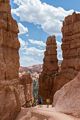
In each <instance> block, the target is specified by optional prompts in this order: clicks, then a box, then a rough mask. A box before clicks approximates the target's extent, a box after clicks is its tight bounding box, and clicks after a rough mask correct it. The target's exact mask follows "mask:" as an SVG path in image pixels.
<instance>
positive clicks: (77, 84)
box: [53, 72, 80, 117]
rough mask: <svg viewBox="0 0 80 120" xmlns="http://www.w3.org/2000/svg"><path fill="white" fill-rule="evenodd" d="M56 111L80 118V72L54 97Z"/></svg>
mask: <svg viewBox="0 0 80 120" xmlns="http://www.w3.org/2000/svg"><path fill="white" fill-rule="evenodd" d="M53 105H54V106H55V109H56V111H59V112H63V113H66V114H70V115H73V116H75V117H80V72H79V73H78V75H77V76H76V77H75V78H74V79H73V80H72V81H71V82H69V83H67V84H65V85H64V86H63V87H62V88H61V89H60V90H59V91H57V92H56V93H55V95H54V100H53Z"/></svg>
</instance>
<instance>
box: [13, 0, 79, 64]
mask: <svg viewBox="0 0 80 120" xmlns="http://www.w3.org/2000/svg"><path fill="white" fill-rule="evenodd" d="M79 5H80V0H77V1H75V0H11V8H12V16H13V18H14V19H16V21H17V23H18V26H19V31H20V32H19V35H18V36H19V41H20V43H21V47H20V51H19V53H20V64H21V66H31V65H34V64H41V63H42V62H43V57H44V51H45V42H46V39H47V37H48V36H49V35H56V39H57V40H56V42H57V47H58V49H57V52H58V55H57V56H58V59H62V53H61V48H60V47H61V38H62V36H61V27H62V21H63V20H64V18H65V16H67V15H69V14H72V13H73V11H78V12H79V11H80V6H79Z"/></svg>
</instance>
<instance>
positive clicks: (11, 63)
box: [0, 0, 20, 80]
mask: <svg viewBox="0 0 80 120" xmlns="http://www.w3.org/2000/svg"><path fill="white" fill-rule="evenodd" d="M18 32H19V31H18V26H17V23H16V21H15V20H14V19H13V18H12V16H11V9H10V5H9V0H8V1H4V2H0V80H2V79H4V80H7V79H15V78H18V70H19V54H18V50H19V47H20V44H19V41H18Z"/></svg>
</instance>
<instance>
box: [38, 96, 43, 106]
mask: <svg viewBox="0 0 80 120" xmlns="http://www.w3.org/2000/svg"><path fill="white" fill-rule="evenodd" d="M38 104H39V105H42V104H43V100H42V97H41V96H39V97H38Z"/></svg>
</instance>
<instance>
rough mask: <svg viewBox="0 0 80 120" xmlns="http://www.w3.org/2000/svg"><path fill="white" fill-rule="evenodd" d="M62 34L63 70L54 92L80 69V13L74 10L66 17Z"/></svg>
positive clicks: (55, 84)
mask: <svg viewBox="0 0 80 120" xmlns="http://www.w3.org/2000/svg"><path fill="white" fill-rule="evenodd" d="M62 34H63V38H62V51H63V62H62V65H61V72H60V74H59V75H58V76H56V78H55V83H54V92H55V91H57V90H58V89H60V88H61V87H62V86H63V85H64V84H66V83H67V82H69V81H70V80H72V79H73V78H74V77H75V76H76V75H77V73H78V72H79V71H80V14H76V13H75V12H74V13H73V14H72V15H69V16H67V17H66V18H65V20H64V22H63V27H62Z"/></svg>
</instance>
